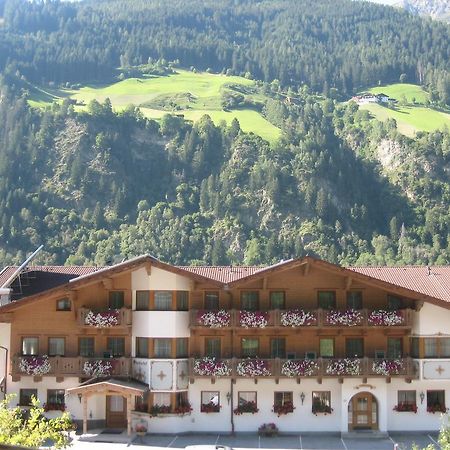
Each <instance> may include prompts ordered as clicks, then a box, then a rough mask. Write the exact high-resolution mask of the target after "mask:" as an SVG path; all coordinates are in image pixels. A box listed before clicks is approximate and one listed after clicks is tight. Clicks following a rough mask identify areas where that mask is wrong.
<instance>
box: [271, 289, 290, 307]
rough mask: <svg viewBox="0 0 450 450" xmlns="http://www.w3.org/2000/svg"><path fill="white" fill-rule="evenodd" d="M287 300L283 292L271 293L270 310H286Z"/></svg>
mask: <svg viewBox="0 0 450 450" xmlns="http://www.w3.org/2000/svg"><path fill="white" fill-rule="evenodd" d="M285 308H286V300H285V295H284V292H283V291H277V292H275V291H274V292H271V293H270V309H285Z"/></svg>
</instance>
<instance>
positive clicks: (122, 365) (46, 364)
mask: <svg viewBox="0 0 450 450" xmlns="http://www.w3.org/2000/svg"><path fill="white" fill-rule="evenodd" d="M129 375H131V358H125V357H122V358H100V357H98V358H84V357H82V356H76V357H64V356H53V357H44V356H37V357H32V356H13V357H12V359H11V376H12V378H13V381H19V380H20V377H22V376H33V377H34V379H35V381H40V379H42V377H43V376H50V377H56V378H57V381H63V379H64V378H65V377H79V378H94V377H97V376H129Z"/></svg>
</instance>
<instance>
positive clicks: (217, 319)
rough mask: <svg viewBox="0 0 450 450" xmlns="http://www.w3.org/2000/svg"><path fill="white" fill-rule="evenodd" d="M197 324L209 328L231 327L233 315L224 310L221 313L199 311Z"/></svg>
mask: <svg viewBox="0 0 450 450" xmlns="http://www.w3.org/2000/svg"><path fill="white" fill-rule="evenodd" d="M197 322H198V323H199V324H200V325H203V326H204V327H209V328H223V327H229V326H230V322H231V314H230V313H229V312H228V311H225V310H224V309H220V310H219V311H199V312H198V315H197Z"/></svg>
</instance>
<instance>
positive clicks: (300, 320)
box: [280, 309, 317, 327]
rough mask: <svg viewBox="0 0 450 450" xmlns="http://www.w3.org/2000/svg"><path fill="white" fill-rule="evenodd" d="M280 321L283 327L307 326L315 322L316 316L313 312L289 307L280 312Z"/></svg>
mask: <svg viewBox="0 0 450 450" xmlns="http://www.w3.org/2000/svg"><path fill="white" fill-rule="evenodd" d="M280 321H281V325H283V327H301V326H306V327H307V326H310V325H316V324H317V316H316V314H315V313H312V312H309V311H303V310H302V309H289V310H287V311H283V312H282V313H281V314H280Z"/></svg>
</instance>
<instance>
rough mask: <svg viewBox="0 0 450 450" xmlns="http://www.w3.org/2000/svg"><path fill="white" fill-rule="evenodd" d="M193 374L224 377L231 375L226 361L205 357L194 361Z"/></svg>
mask: <svg viewBox="0 0 450 450" xmlns="http://www.w3.org/2000/svg"><path fill="white" fill-rule="evenodd" d="M194 373H195V374H196V375H200V376H208V377H226V376H229V375H230V374H231V367H230V366H229V364H228V362H227V361H220V360H216V358H211V357H209V356H206V357H204V358H200V359H196V360H195V361H194Z"/></svg>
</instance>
